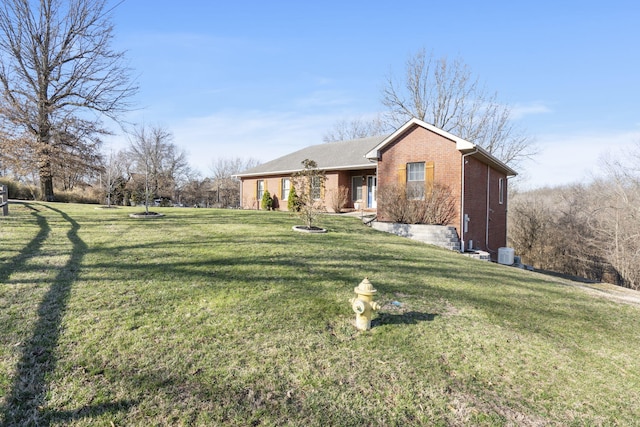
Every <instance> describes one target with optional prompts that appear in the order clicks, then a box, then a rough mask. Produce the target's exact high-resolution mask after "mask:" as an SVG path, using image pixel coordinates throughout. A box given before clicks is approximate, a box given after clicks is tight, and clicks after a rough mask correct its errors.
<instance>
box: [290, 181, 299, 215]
mask: <svg viewBox="0 0 640 427" xmlns="http://www.w3.org/2000/svg"><path fill="white" fill-rule="evenodd" d="M287 210H288V211H289V212H300V201H299V200H298V195H297V194H296V188H295V187H291V190H290V191H289V197H288V198H287Z"/></svg>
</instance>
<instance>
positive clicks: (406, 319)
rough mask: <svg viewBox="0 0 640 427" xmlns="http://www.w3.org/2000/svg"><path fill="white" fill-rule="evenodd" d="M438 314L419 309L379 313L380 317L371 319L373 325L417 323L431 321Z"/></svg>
mask: <svg viewBox="0 0 640 427" xmlns="http://www.w3.org/2000/svg"><path fill="white" fill-rule="evenodd" d="M436 316H437V314H433V313H421V312H418V311H408V312H406V313H401V314H391V313H379V314H378V317H376V318H375V319H372V320H371V327H372V328H373V327H375V326H382V325H399V324H406V325H416V324H418V323H420V322H431V321H433V320H434V319H435V318H436Z"/></svg>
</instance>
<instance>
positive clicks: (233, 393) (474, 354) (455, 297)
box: [0, 202, 640, 426]
mask: <svg viewBox="0 0 640 427" xmlns="http://www.w3.org/2000/svg"><path fill="white" fill-rule="evenodd" d="M159 210H161V211H162V212H163V213H165V214H166V216H165V217H164V218H161V219H155V220H135V219H131V218H129V217H128V213H132V212H137V211H139V209H134V208H120V209H109V210H106V209H103V210H98V209H95V208H94V206H86V205H72V204H55V203H51V204H44V203H35V202H34V203H24V204H12V205H11V206H10V216H9V217H5V218H0V340H1V342H0V405H1V406H0V424H3V425H30V424H31V425H78V426H89V425H91V426H95V425H97V426H101V425H103V426H111V425H115V426H136V425H139V426H147V425H203V426H208V425H225V426H226V425H229V426H251V425H256V426H257V425H264V426H273V425H292V426H298V425H304V426H329V425H332V426H364V425H371V426H394V425H397V426H406V425H634V424H635V425H637V424H638V423H639V420H640V345H639V342H640V308H639V307H638V306H634V305H628V304H620V303H614V302H612V301H609V300H606V299H603V298H598V297H595V296H593V295H591V294H588V293H587V292H585V291H584V290H581V289H577V288H574V287H571V286H567V285H566V284H564V283H563V282H561V281H557V280H556V279H552V278H548V277H546V276H542V275H539V274H536V273H531V272H527V271H522V270H517V269H513V268H509V267H504V266H500V265H496V264H491V263H486V262H480V261H475V260H471V259H468V258H465V257H462V256H460V255H458V254H455V253H451V252H448V251H445V250H440V249H437V248H433V247H430V246H428V245H423V244H419V243H416V242H413V241H410V240H406V239H402V238H399V237H395V236H392V235H388V234H384V233H380V232H376V231H374V230H371V229H369V228H367V227H365V226H363V225H362V224H361V223H360V222H359V220H358V219H357V218H349V217H338V216H326V217H322V218H321V219H320V224H319V225H322V226H324V227H326V228H328V229H329V233H327V234H324V235H317V234H302V233H296V232H293V231H292V230H291V227H292V226H293V225H296V224H298V223H299V221H298V220H296V219H295V218H293V217H291V216H290V215H288V214H286V213H278V212H256V211H237V210H208V209H206V210H205V209H179V208H176V209H172V208H166V209H159ZM365 277H368V278H369V280H370V281H371V282H372V283H373V285H374V286H375V287H376V288H377V289H378V295H377V296H376V300H377V301H378V302H380V303H381V304H382V305H383V307H382V309H381V310H380V311H379V313H378V314H377V315H376V317H375V320H374V328H373V329H372V330H371V331H369V332H358V331H356V330H355V328H354V326H353V322H354V318H355V314H354V313H353V312H352V311H351V307H350V304H349V299H350V298H351V297H352V296H354V293H353V288H354V287H355V286H357V285H358V283H359V282H360V281H361V280H362V279H364V278H365Z"/></svg>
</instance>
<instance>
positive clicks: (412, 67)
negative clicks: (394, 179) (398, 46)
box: [382, 49, 535, 166]
mask: <svg viewBox="0 0 640 427" xmlns="http://www.w3.org/2000/svg"><path fill="white" fill-rule="evenodd" d="M382 104H383V105H384V106H385V107H387V108H388V118H387V120H388V122H389V125H390V126H392V127H393V128H397V127H398V126H400V125H402V124H403V123H405V122H406V121H407V120H409V119H411V118H414V117H415V118H418V119H420V120H423V121H425V122H427V123H430V124H432V125H434V126H436V127H438V128H440V129H443V130H445V131H447V132H451V133H452V134H454V135H457V136H459V137H461V138H463V139H466V140H468V141H471V142H473V143H476V144H478V145H480V146H481V147H483V148H485V149H486V150H487V151H488V152H489V153H491V154H493V155H494V156H496V157H497V158H498V159H500V160H502V161H503V162H505V163H507V164H509V165H511V166H514V165H516V164H517V163H518V162H519V161H521V160H523V159H525V158H528V157H531V156H533V155H534V154H535V149H534V147H533V143H532V141H531V139H530V138H528V137H527V136H525V135H524V134H523V133H522V131H520V130H518V129H517V128H516V127H515V125H514V124H513V122H512V121H511V120H510V118H511V109H510V107H509V106H507V105H505V104H502V103H499V102H498V99H497V95H496V94H495V93H488V92H487V91H486V90H485V89H484V87H483V86H481V85H480V82H479V80H478V79H477V78H475V77H474V76H473V75H472V73H471V70H470V69H469V67H468V66H467V65H466V64H465V63H464V62H462V60H460V59H455V60H453V61H450V60H448V59H447V58H446V57H442V58H439V59H436V58H434V56H433V54H427V53H426V52H425V50H424V49H422V50H421V51H419V52H418V53H417V54H415V55H414V56H412V57H410V58H409V60H408V61H407V64H406V69H405V76H404V78H403V79H396V78H395V77H393V76H391V75H390V76H388V77H387V78H386V82H385V85H384V87H383V90H382Z"/></svg>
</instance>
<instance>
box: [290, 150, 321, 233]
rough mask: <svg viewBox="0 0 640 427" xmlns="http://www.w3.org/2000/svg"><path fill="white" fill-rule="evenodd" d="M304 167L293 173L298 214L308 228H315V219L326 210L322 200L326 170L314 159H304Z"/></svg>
mask: <svg viewBox="0 0 640 427" xmlns="http://www.w3.org/2000/svg"><path fill="white" fill-rule="evenodd" d="M302 166H303V169H302V170H301V171H299V172H296V173H295V174H293V176H292V179H293V188H295V192H296V198H297V200H296V203H297V207H298V210H297V211H296V213H297V215H298V216H299V217H300V218H301V219H302V220H303V221H304V223H305V227H306V228H307V229H308V230H311V229H313V228H314V225H313V223H314V221H315V220H316V219H317V218H318V216H320V214H322V213H323V212H325V206H324V203H323V201H322V193H323V192H324V183H325V179H326V175H325V172H324V171H323V170H321V169H318V164H317V163H316V162H315V161H314V160H310V159H304V160H303V161H302Z"/></svg>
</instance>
